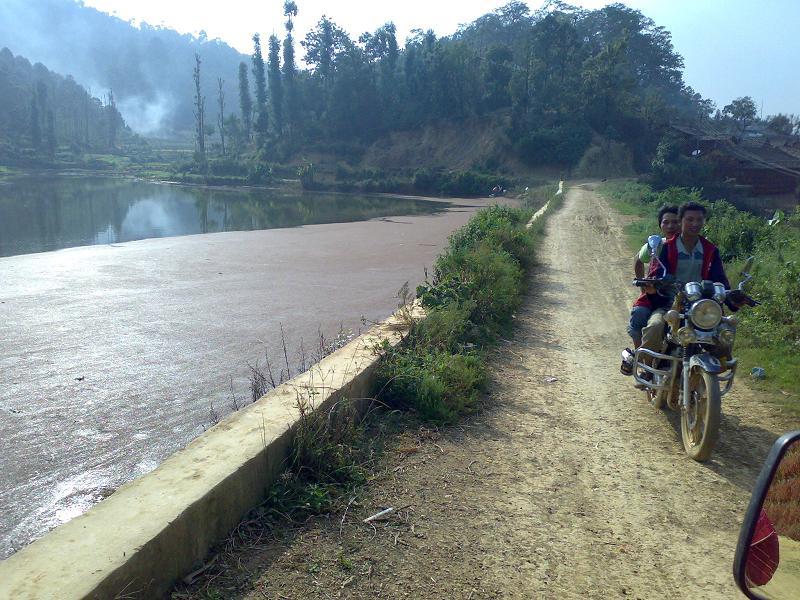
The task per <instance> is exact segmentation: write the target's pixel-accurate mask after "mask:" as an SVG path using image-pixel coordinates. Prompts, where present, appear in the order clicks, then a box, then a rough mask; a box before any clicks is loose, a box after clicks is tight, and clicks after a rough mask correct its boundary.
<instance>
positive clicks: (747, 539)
mask: <svg viewBox="0 0 800 600" xmlns="http://www.w3.org/2000/svg"><path fill="white" fill-rule="evenodd" d="M790 451H791V452H790ZM787 453H788V454H787ZM798 457H800V431H794V432H792V433H787V434H785V435H783V436H781V437H780V438H779V439H778V440H777V441H776V442H775V444H773V446H772V449H771V450H770V453H769V456H768V457H767V460H766V462H765V463H764V466H763V467H762V469H761V473H760V474H759V476H758V480H757V481H756V484H755V487H754V489H753V495H752V497H751V498H750V505H749V506H748V507H747V513H746V514H745V519H744V523H742V528H741V530H740V531H739V542H738V544H737V545H736V556H735V558H734V561H733V577H734V580H735V581H736V585H737V586H739V589H740V590H741V591H742V592H743V593H744V595H745V596H747V597H748V598H753V599H754V600H759V599H763V598H767V596H764V595H761V594H759V591H763V592H765V593H768V594H769V596H768V597H769V598H773V599H778V600H780V599H782V598H787V599H788V598H793V597H796V595H795V594H796V590H797V589H799V588H797V587H796V585H795V581H796V580H800V572H794V573H793V572H790V571H792V566H791V564H795V563H796V561H794V560H792V559H791V556H792V555H793V554H795V553H796V551H797V549H798V548H800V541H798V540H796V539H794V538H792V537H788V536H786V537H784V536H781V535H780V533H779V532H781V531H784V528H783V525H782V524H781V523H776V525H777V526H776V525H773V523H772V521H770V519H769V518H768V514H767V512H765V510H764V504H765V500H767V496H768V493H769V492H770V489H771V485H772V483H773V482H774V480H775V476H776V474H777V473H778V472H779V470H781V466H782V465H783V466H784V467H786V466H789V467H791V468H790V469H789V470H788V471H787V470H786V469H784V470H783V471H782V474H785V472H792V471H794V470H796V469H795V468H794V467H792V464H793V463H794V462H797V461H798ZM786 458H788V459H789V460H790V461H791V464H790V462H788V461H787V462H785V461H784V459H786ZM793 476H795V477H797V478H798V480H800V473H797V474H794V475H793ZM795 487H796V491H795V489H792V488H791V486H790V487H789V488H787V489H788V490H789V494H788V496H789V498H788V500H789V501H790V502H791V505H792V506H794V505H797V506H800V487H798V486H795ZM781 496H786V493H785V492H782V493H781ZM773 519H775V515H774V514H773ZM792 525H793V526H794V522H792ZM798 526H800V523H798ZM781 544H783V545H784V546H786V544H791V550H790V556H789V557H787V556H786V551H787V550H789V548H787V547H784V548H783V552H781V547H780V546H781ZM754 549H755V550H756V551H757V552H758V554H756V552H754ZM781 554H783V557H784V561H783V567H784V568H783V570H781V562H780V558H781ZM787 558H788V560H787ZM787 562H788V563H790V566H788V567H787V566H786V563H787ZM795 569H796V567H795ZM776 573H777V575H776ZM773 576H774V577H773ZM787 583H788V584H789V585H787ZM781 584H783V585H781ZM764 586H766V587H764ZM762 587H763V589H761V590H760V589H759V588H762Z"/></svg>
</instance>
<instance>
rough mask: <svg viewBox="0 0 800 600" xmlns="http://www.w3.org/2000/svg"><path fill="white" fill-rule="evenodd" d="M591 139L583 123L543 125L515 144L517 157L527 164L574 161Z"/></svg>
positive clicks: (570, 163)
mask: <svg viewBox="0 0 800 600" xmlns="http://www.w3.org/2000/svg"><path fill="white" fill-rule="evenodd" d="M591 139H592V130H591V129H590V128H589V127H588V126H586V125H583V124H564V125H557V126H553V127H543V128H540V129H535V130H533V131H531V132H529V133H528V134H527V135H525V136H523V137H522V138H520V139H519V140H518V141H517V142H516V143H515V144H514V149H515V150H516V152H517V154H518V155H519V157H520V158H521V159H522V160H523V161H524V162H525V163H527V164H529V165H532V166H537V165H565V166H568V165H574V164H575V163H576V162H578V159H580V157H581V156H582V155H583V153H584V151H585V150H586V148H587V147H588V146H589V143H590V142H591Z"/></svg>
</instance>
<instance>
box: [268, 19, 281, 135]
mask: <svg viewBox="0 0 800 600" xmlns="http://www.w3.org/2000/svg"><path fill="white" fill-rule="evenodd" d="M280 52H281V43H280V42H279V41H278V38H277V37H276V36H275V35H271V36H269V56H268V58H267V70H268V75H269V101H270V108H271V109H272V127H273V129H274V130H275V132H276V133H277V134H278V135H280V134H281V132H282V131H283V81H281V56H280Z"/></svg>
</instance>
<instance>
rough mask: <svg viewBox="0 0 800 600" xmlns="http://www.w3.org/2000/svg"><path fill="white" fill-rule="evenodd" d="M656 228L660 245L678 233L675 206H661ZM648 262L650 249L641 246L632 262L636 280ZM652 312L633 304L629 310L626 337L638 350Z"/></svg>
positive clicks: (641, 275)
mask: <svg viewBox="0 0 800 600" xmlns="http://www.w3.org/2000/svg"><path fill="white" fill-rule="evenodd" d="M658 226H659V227H660V228H661V234H662V238H661V244H662V245H663V244H664V242H666V241H667V240H668V239H670V238H671V237H673V236H674V235H675V234H676V233H679V232H680V220H679V219H678V207H677V206H662V207H661V208H660V209H658ZM649 262H650V247H649V246H648V245H647V244H644V246H642V249H641V250H639V252H638V254H637V255H636V257H635V258H634V261H633V270H634V273H635V274H636V277H637V278H638V279H641V278H642V277H644V265H645V264H648V263H649ZM652 312H653V310H652V308H650V307H649V306H642V305H636V304H634V306H633V308H631V318H630V321H629V322H628V335H629V336H631V340H633V347H634V348H638V347H639V346H640V345H641V343H642V328H643V327H644V326H645V325H647V320H648V319H649V318H650V314H651V313H652Z"/></svg>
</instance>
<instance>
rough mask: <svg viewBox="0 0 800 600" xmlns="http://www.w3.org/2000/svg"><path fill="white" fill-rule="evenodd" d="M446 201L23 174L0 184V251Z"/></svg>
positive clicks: (337, 218)
mask: <svg viewBox="0 0 800 600" xmlns="http://www.w3.org/2000/svg"><path fill="white" fill-rule="evenodd" d="M445 206H446V205H444V204H442V203H440V202H433V201H427V200H414V199H408V198H398V197H387V196H376V195H357V194H325V193H310V192H302V191H300V190H294V191H287V190H280V189H263V188H257V189H256V188H247V189H242V190H232V189H220V190H215V189H208V188H201V187H189V186H181V185H172V184H159V183H153V182H147V181H138V180H130V179H120V178H110V177H94V176H54V175H46V176H41V177H31V176H26V177H20V178H14V179H11V180H8V181H7V182H5V183H3V184H2V185H0V256H16V255H19V254H30V253H34V252H47V251H51V250H60V249H62V248H70V247H74V246H92V245H97V244H113V243H118V242H129V241H133V240H142V239H149V238H161V237H170V236H183V235H192V234H198V233H218V232H222V231H252V230H258V229H274V228H282V227H296V226H299V225H311V224H320V223H346V222H353V221H365V220H368V219H374V218H379V217H385V216H388V215H398V214H402V215H424V214H433V213H436V212H438V211H441V210H443V209H444V207H445Z"/></svg>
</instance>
